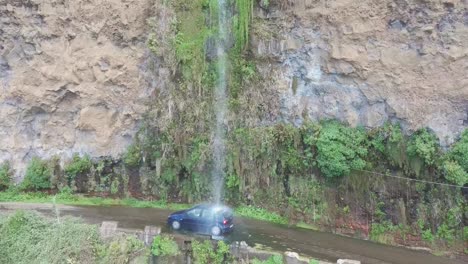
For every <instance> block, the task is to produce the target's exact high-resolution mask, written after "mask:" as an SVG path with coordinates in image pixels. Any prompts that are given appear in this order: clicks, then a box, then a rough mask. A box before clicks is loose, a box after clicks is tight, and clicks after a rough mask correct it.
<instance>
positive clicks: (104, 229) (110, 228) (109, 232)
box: [99, 221, 118, 239]
mask: <svg viewBox="0 0 468 264" xmlns="http://www.w3.org/2000/svg"><path fill="white" fill-rule="evenodd" d="M117 226H118V222H114V221H104V222H102V224H101V227H100V228H99V233H100V234H101V238H104V239H105V238H110V237H113V236H114V235H115V234H116V233H117Z"/></svg>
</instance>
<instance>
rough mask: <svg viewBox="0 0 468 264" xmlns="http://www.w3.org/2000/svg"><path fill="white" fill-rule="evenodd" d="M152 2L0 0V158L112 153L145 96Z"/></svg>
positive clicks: (20, 160)
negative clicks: (149, 18)
mask: <svg viewBox="0 0 468 264" xmlns="http://www.w3.org/2000/svg"><path fill="white" fill-rule="evenodd" d="M152 2H153V1H150V0H105V1H101V0H91V1H84V0H75V1H70V0H51V1H39V0H28V1H17V0H0V91H1V93H0V120H1V122H0V161H3V160H10V161H11V162H13V163H14V167H15V168H16V169H17V174H18V175H21V173H18V172H21V171H23V170H24V164H25V163H26V162H27V161H28V160H29V159H30V158H31V157H32V156H40V157H43V158H48V157H51V156H53V155H60V156H61V157H62V158H67V157H70V156H71V155H72V154H73V153H75V152H78V153H89V154H91V155H92V156H115V155H118V154H119V153H121V152H122V150H124V149H125V148H126V146H127V145H128V144H129V143H130V142H131V141H132V137H133V135H134V133H135V131H136V129H137V127H138V122H139V120H140V119H141V117H142V114H143V113H144V112H145V104H144V103H145V99H146V98H148V95H149V94H150V92H151V91H150V89H149V88H148V87H150V86H149V85H146V83H145V81H144V76H143V73H142V72H144V71H142V67H144V65H145V63H144V60H145V57H146V56H145V52H146V43H145V42H146V37H147V34H146V32H147V30H146V27H147V22H146V19H147V18H148V17H149V12H150V11H151V7H152Z"/></svg>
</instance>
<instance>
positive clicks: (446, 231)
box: [437, 224, 455, 244]
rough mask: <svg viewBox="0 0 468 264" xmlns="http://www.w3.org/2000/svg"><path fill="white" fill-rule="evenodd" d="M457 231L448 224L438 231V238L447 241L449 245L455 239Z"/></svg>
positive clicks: (440, 227)
mask: <svg viewBox="0 0 468 264" xmlns="http://www.w3.org/2000/svg"><path fill="white" fill-rule="evenodd" d="M454 233H455V230H454V229H452V228H450V227H449V226H448V225H447V224H442V225H440V226H439V228H438V229H437V237H438V238H439V239H442V240H445V241H447V242H448V243H449V244H450V243H452V242H453V240H454V239H455V234H454Z"/></svg>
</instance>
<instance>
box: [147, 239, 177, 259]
mask: <svg viewBox="0 0 468 264" xmlns="http://www.w3.org/2000/svg"><path fill="white" fill-rule="evenodd" d="M151 253H153V255H155V256H176V255H178V254H179V253H180V252H179V246H178V245H177V243H176V242H175V241H174V239H173V238H172V237H169V236H163V235H159V236H157V237H156V238H155V239H154V240H153V244H152V245H151Z"/></svg>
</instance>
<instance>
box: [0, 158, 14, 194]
mask: <svg viewBox="0 0 468 264" xmlns="http://www.w3.org/2000/svg"><path fill="white" fill-rule="evenodd" d="M12 182H13V181H12V172H11V169H10V164H9V163H8V162H5V163H3V164H1V165H0V191H3V190H6V189H8V188H9V187H10V186H11V184H12Z"/></svg>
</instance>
